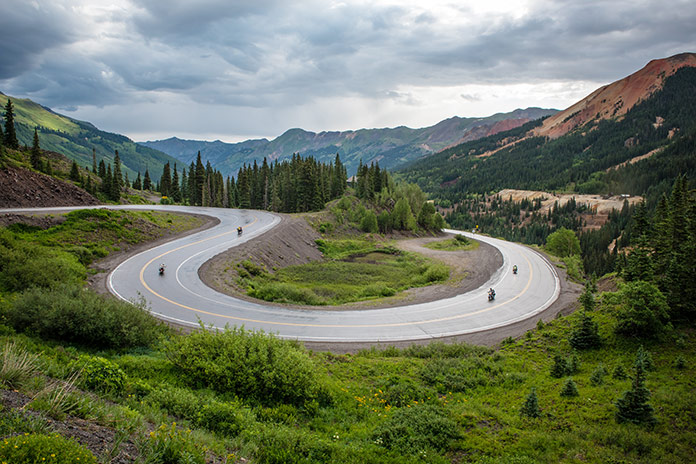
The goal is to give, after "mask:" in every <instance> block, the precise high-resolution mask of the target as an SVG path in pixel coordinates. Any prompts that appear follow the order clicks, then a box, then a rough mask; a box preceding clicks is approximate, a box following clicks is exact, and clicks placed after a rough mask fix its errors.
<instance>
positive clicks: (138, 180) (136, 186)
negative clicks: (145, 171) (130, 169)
mask: <svg viewBox="0 0 696 464" xmlns="http://www.w3.org/2000/svg"><path fill="white" fill-rule="evenodd" d="M133 188H134V189H135V190H142V189H143V181H142V179H141V178H140V171H138V175H137V176H136V178H135V180H134V181H133Z"/></svg>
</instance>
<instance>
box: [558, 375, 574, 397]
mask: <svg viewBox="0 0 696 464" xmlns="http://www.w3.org/2000/svg"><path fill="white" fill-rule="evenodd" d="M561 396H563V397H566V398H570V397H573V396H578V386H577V385H576V384H575V382H574V381H573V379H568V380H566V383H565V384H564V385H563V388H562V389H561Z"/></svg>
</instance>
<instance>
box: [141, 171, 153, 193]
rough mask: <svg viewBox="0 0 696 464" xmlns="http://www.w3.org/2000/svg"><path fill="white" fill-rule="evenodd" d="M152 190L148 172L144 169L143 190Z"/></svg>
mask: <svg viewBox="0 0 696 464" xmlns="http://www.w3.org/2000/svg"><path fill="white" fill-rule="evenodd" d="M151 189H152V180H150V172H149V171H148V170H147V168H145V176H144V177H143V190H151Z"/></svg>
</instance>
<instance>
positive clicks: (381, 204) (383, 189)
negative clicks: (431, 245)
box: [354, 162, 445, 233]
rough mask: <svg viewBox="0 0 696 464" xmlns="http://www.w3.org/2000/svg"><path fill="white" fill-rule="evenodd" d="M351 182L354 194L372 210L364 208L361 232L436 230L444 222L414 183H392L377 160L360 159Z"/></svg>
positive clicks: (442, 225) (440, 227)
mask: <svg viewBox="0 0 696 464" xmlns="http://www.w3.org/2000/svg"><path fill="white" fill-rule="evenodd" d="M354 185H355V193H356V196H357V197H358V198H360V199H361V200H365V201H366V202H367V203H368V204H372V205H373V206H374V208H375V210H376V211H373V210H371V209H368V210H366V211H365V212H364V214H362V215H361V220H360V227H361V229H362V230H363V231H364V232H381V233H389V232H391V231H393V230H408V231H416V230H418V229H419V228H420V229H424V230H440V229H442V228H443V227H444V226H445V220H444V219H443V217H442V215H440V213H438V212H437V210H436V208H435V206H434V205H433V204H432V202H430V201H428V200H427V198H426V195H425V193H423V191H422V190H421V189H420V187H418V185H416V184H409V183H406V182H398V183H395V182H394V181H393V179H392V178H391V176H390V175H389V173H388V172H387V171H386V170H384V169H380V167H379V163H371V164H370V166H367V165H364V164H362V162H361V163H360V166H359V167H358V171H357V173H356V176H355V181H354Z"/></svg>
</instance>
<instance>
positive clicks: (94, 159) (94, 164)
mask: <svg viewBox="0 0 696 464" xmlns="http://www.w3.org/2000/svg"><path fill="white" fill-rule="evenodd" d="M92 172H93V173H94V174H96V173H97V150H96V148H94V147H92Z"/></svg>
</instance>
